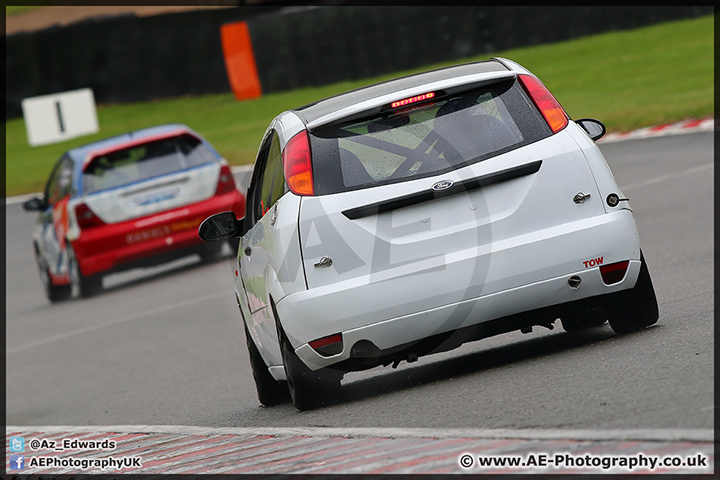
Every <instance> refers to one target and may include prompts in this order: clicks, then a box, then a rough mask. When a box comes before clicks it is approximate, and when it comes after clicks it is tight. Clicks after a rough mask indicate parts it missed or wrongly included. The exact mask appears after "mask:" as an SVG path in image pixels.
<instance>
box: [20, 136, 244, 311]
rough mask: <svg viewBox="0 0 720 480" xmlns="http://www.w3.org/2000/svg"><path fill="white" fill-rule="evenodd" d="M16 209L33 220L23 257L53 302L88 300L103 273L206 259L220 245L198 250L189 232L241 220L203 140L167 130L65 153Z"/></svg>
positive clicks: (229, 181)
mask: <svg viewBox="0 0 720 480" xmlns="http://www.w3.org/2000/svg"><path fill="white" fill-rule="evenodd" d="M23 207H24V209H25V210H28V211H39V212H40V215H39V216H38V220H37V223H36V228H35V231H34V233H33V248H34V249H35V258H36V260H37V264H38V267H39V269H40V278H41V280H42V283H43V286H44V287H45V291H46V293H47V296H48V299H49V300H50V301H51V302H57V301H62V300H65V299H68V298H70V297H71V296H73V295H79V296H81V297H87V296H91V295H94V294H96V293H98V292H99V291H100V290H101V289H102V277H103V276H104V275H107V274H109V273H113V272H118V271H121V270H127V269H130V268H136V267H145V266H152V265H157V264H159V263H163V262H167V261H170V260H174V259H177V258H179V257H182V256H186V255H190V254H199V255H200V257H201V258H202V259H203V260H210V259H213V258H216V257H217V256H218V255H220V253H221V250H222V244H219V245H217V244H207V243H203V241H202V240H201V239H200V237H199V236H198V226H199V225H200V222H202V221H203V220H204V219H205V218H206V217H208V216H209V215H212V214H214V213H217V212H222V211H229V210H232V211H233V212H235V213H236V214H237V216H238V217H242V216H243V215H244V214H245V196H244V195H243V194H242V193H240V192H239V191H238V189H237V188H236V185H235V180H234V179H233V175H232V172H231V171H230V167H229V165H228V163H227V161H226V160H225V159H223V158H222V156H220V154H219V153H218V152H217V151H216V150H215V148H213V146H212V145H210V143H208V142H207V140H205V139H204V138H203V137H202V136H200V135H199V134H198V133H197V132H195V131H193V130H192V129H190V128H189V127H187V126H185V125H181V124H170V125H160V126H156V127H151V128H146V129H142V130H137V131H134V132H129V133H126V134H123V135H118V136H116V137H112V138H108V139H105V140H100V141H97V142H93V143H90V144H87V145H84V146H81V147H77V148H73V149H71V150H69V151H67V152H66V153H64V154H63V155H62V156H61V157H60V159H59V160H58V162H57V163H56V165H55V167H54V168H53V170H52V173H51V174H50V178H49V179H48V182H47V185H46V186H45V191H44V193H43V196H42V198H38V197H34V198H31V199H30V200H27V201H26V202H25V203H24V204H23ZM231 246H232V247H234V248H235V251H237V243H234V244H233V243H231ZM209 247H210V248H209Z"/></svg>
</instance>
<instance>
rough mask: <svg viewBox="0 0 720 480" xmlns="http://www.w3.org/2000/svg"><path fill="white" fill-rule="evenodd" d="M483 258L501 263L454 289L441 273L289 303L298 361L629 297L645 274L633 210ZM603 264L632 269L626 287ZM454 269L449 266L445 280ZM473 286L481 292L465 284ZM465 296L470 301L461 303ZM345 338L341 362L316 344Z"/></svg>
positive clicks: (332, 289)
mask: <svg viewBox="0 0 720 480" xmlns="http://www.w3.org/2000/svg"><path fill="white" fill-rule="evenodd" d="M481 250H482V249H479V250H478V258H481V257H482V256H490V257H491V258H492V261H490V262H485V265H487V264H488V263H489V267H488V271H487V272H485V273H484V274H483V275H484V276H482V277H479V278H475V277H474V276H472V275H465V276H464V277H461V279H460V282H459V283H458V284H457V285H451V286H448V285H444V284H443V282H442V281H441V282H438V281H437V279H438V278H442V277H441V276H439V275H437V274H435V281H433V276H432V275H427V276H425V275H423V276H421V277H418V279H419V280H420V281H418V279H414V278H408V277H405V278H403V277H399V278H383V279H382V280H381V281H376V282H371V281H369V279H358V280H356V281H353V282H342V284H338V285H331V286H327V287H322V288H317V289H311V290H307V291H303V292H299V293H295V294H292V295H288V296H287V297H285V298H283V299H282V300H280V301H279V302H278V303H277V310H278V315H279V318H280V319H281V321H282V324H283V328H284V329H285V332H286V333H287V335H288V338H289V339H290V341H291V343H292V344H293V345H294V346H295V347H296V352H297V354H298V356H299V357H300V358H301V359H303V361H305V362H306V363H307V364H308V366H310V368H313V369H317V368H321V367H326V366H330V365H333V364H335V363H338V362H342V361H344V360H347V359H348V358H350V349H351V348H352V346H353V345H354V344H355V343H356V342H358V341H361V340H367V341H369V342H372V343H373V344H374V345H375V346H376V347H377V348H379V349H381V350H386V349H392V348H394V347H398V346H401V345H405V344H408V342H416V341H419V340H422V339H424V338H427V337H431V336H433V335H436V334H440V333H445V332H452V331H457V330H460V329H463V328H465V327H469V326H472V325H476V324H481V323H484V322H489V321H492V320H495V319H499V318H503V317H507V316H512V315H515V314H519V313H522V312H527V311H533V310H537V309H540V308H544V307H550V306H553V305H562V304H566V303H569V302H574V301H577V300H581V299H583V298H589V297H595V296H599V295H605V294H609V293H614V292H618V291H621V290H625V289H629V288H632V287H633V286H634V285H635V282H636V280H637V276H638V273H639V271H640V260H639V259H640V247H639V241H638V236H637V230H636V227H635V222H634V219H633V217H632V213H631V212H630V211H628V210H621V211H618V212H614V213H611V214H603V215H600V216H598V217H594V218H592V219H587V220H583V221H581V222H577V223H573V224H570V225H567V224H566V225H561V226H558V227H557V228H555V229H552V230H551V231H546V232H537V235H533V236H532V237H528V238H514V239H510V240H509V241H508V242H507V243H505V244H493V246H492V251H491V252H486V251H481ZM598 257H602V258H603V263H604V264H610V263H614V262H618V261H622V260H630V264H629V267H628V270H627V272H626V274H625V277H624V278H623V280H622V281H620V282H618V283H615V284H613V285H610V286H608V285H605V284H604V283H603V281H602V277H601V274H600V270H599V267H598V266H596V265H595V262H592V263H590V262H588V260H589V259H591V258H598ZM469 261H472V259H471V260H469ZM453 268H455V267H454V266H452V265H448V266H446V267H444V269H445V270H444V271H447V272H453ZM466 271H467V268H466ZM441 273H442V271H441ZM472 273H473V274H474V273H476V272H475V271H473V272H472ZM575 275H577V276H578V277H580V278H581V280H582V283H581V286H580V287H579V288H577V289H573V288H571V287H570V286H569V284H568V279H569V278H570V277H572V276H575ZM449 278H452V276H450V275H449V276H446V277H445V279H449ZM468 280H473V281H475V280H477V281H479V282H481V283H479V284H477V285H475V286H473V287H468V286H467V284H464V285H463V284H462V282H463V281H468ZM463 290H464V293H465V295H464V296H459V295H457V292H458V291H463ZM438 291H443V292H452V295H450V294H448V295H447V296H443V295H438ZM458 297H460V298H459V300H458ZM428 299H431V300H428ZM448 299H450V300H448ZM443 300H445V301H443ZM453 300H455V301H453ZM432 302H435V304H432ZM337 333H342V336H343V351H342V352H340V353H339V354H337V355H333V356H330V357H323V356H321V355H319V354H318V353H317V352H315V351H314V350H313V349H312V348H311V347H310V346H309V345H308V342H310V341H312V340H316V339H318V338H322V337H325V336H327V335H333V334H337Z"/></svg>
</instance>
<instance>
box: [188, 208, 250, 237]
mask: <svg viewBox="0 0 720 480" xmlns="http://www.w3.org/2000/svg"><path fill="white" fill-rule="evenodd" d="M243 218H244V217H243ZM242 224H243V219H240V220H238V219H237V218H235V213H233V212H222V213H216V214H215V215H211V216H209V217H208V218H206V219H205V220H203V222H202V223H201V224H200V227H199V228H198V235H200V238H202V239H203V240H205V241H206V242H214V241H216V240H227V239H228V238H233V237H239V236H240V235H241V234H242Z"/></svg>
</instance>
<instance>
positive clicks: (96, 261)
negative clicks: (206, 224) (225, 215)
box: [72, 192, 245, 276]
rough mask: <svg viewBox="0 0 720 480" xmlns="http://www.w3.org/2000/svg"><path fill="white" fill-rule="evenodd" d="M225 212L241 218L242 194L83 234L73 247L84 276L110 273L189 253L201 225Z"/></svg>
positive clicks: (218, 197)
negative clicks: (215, 215)
mask: <svg viewBox="0 0 720 480" xmlns="http://www.w3.org/2000/svg"><path fill="white" fill-rule="evenodd" d="M228 210H232V211H234V212H235V213H236V215H239V216H242V215H244V211H245V201H244V197H243V196H242V194H240V193H239V192H230V193H226V194H223V195H218V196H213V197H211V198H210V199H208V200H204V201H202V202H198V203H195V204H192V205H186V206H184V207H180V208H176V209H173V210H166V211H163V212H160V213H156V214H153V215H150V216H147V217H142V218H135V219H132V220H128V221H126V222H121V223H115V224H111V225H104V226H101V227H95V228H92V229H89V230H84V231H82V232H81V234H80V237H79V238H78V239H77V240H75V241H74V242H73V243H72V246H73V250H74V251H75V255H76V257H77V259H78V263H79V265H80V271H81V272H82V274H83V275H85V276H90V275H96V274H102V273H111V272H113V271H118V270H122V269H123V267H128V266H136V265H137V264H138V263H139V262H142V261H143V260H148V259H151V258H153V257H159V256H167V255H168V254H172V253H173V252H174V253H184V254H187V253H191V252H192V250H191V249H192V248H193V247H199V245H201V244H202V243H203V241H202V240H201V239H200V237H199V236H198V231H197V230H198V226H199V225H200V223H201V222H202V221H203V220H205V219H206V218H207V217H209V216H210V215H212V214H215V213H218V212H222V211H228Z"/></svg>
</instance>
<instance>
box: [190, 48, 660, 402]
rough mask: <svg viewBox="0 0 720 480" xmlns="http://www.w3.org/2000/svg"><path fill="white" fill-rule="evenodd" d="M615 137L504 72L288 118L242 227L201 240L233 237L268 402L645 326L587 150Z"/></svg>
mask: <svg viewBox="0 0 720 480" xmlns="http://www.w3.org/2000/svg"><path fill="white" fill-rule="evenodd" d="M604 133H605V127H604V126H603V124H602V123H601V122H599V121H597V120H592V119H583V120H576V121H572V120H570V119H569V118H568V116H567V114H566V113H565V111H564V110H563V108H562V107H561V106H560V104H559V103H558V102H557V100H556V99H555V98H554V97H553V95H552V94H551V93H550V92H549V91H548V90H547V88H546V87H545V86H544V85H543V84H542V82H541V81H540V80H539V79H538V78H537V77H536V76H534V75H533V74H532V73H530V72H529V71H528V70H526V69H525V68H523V67H521V66H520V65H518V64H517V63H514V62H512V61H510V60H507V59H502V58H493V59H490V60H487V61H482V62H477V63H470V64H465V65H458V66H454V67H449V68H443V69H439V70H434V71H430V72H426V73H421V74H418V75H411V76H408V77H403V78H398V79H395V80H391V81H387V82H383V83H379V84H376V85H372V86H368V87H365V88H361V89H358V90H353V91H350V92H346V93H342V94H340V95H336V96H334V97H330V98H327V99H324V100H320V101H318V102H315V103H313V104H310V105H306V106H304V107H301V108H297V109H295V110H289V111H286V112H283V113H281V114H280V115H278V116H277V117H276V118H275V119H274V120H273V121H272V122H271V123H270V126H269V127H268V129H267V131H266V132H265V135H264V137H263V140H262V143H261V146H260V149H259V152H258V156H257V160H256V162H255V167H254V172H253V177H252V182H251V185H250V188H249V190H248V195H247V209H246V214H245V217H244V218H243V219H239V220H238V219H237V218H236V216H235V215H234V214H233V213H232V212H225V213H220V214H217V215H214V216H212V217H209V218H208V219H206V220H205V222H204V223H203V224H202V225H201V226H200V228H199V233H200V236H201V237H202V238H203V239H204V240H206V241H212V240H221V239H227V238H230V237H240V248H239V251H238V255H237V264H238V265H237V270H236V278H235V292H236V295H237V301H238V304H239V306H240V312H241V314H242V317H243V319H244V324H245V330H246V335H247V344H248V349H249V351H250V359H251V363H252V368H253V374H254V377H255V381H256V385H257V391H258V397H259V400H260V402H261V403H262V404H264V405H267V406H269V405H273V404H277V403H280V402H282V401H285V400H286V399H287V395H288V393H289V394H290V398H291V399H292V402H293V403H294V405H295V407H297V408H298V409H300V410H304V409H308V408H314V407H317V406H319V405H322V404H323V403H324V402H325V401H326V400H327V399H328V398H330V397H331V396H333V395H334V394H336V393H337V391H338V390H337V389H339V388H340V382H341V379H342V376H343V374H344V373H345V372H348V371H354V370H362V369H369V368H373V367H375V366H378V365H385V366H387V365H390V364H393V365H395V366H396V365H397V363H399V362H400V361H402V360H407V361H409V362H412V361H415V360H417V358H418V357H419V356H422V355H427V354H431V353H436V352H441V351H447V350H450V349H453V348H456V347H458V346H460V345H461V344H463V343H464V342H468V341H473V340H478V339H481V338H485V337H489V336H491V335H496V334H500V333H505V332H510V331H513V330H522V331H524V332H528V331H530V330H531V329H532V327H533V326H534V325H542V326H546V327H548V328H552V324H553V322H555V321H556V320H557V319H560V320H561V323H562V326H563V328H564V329H565V330H567V331H569V332H572V331H576V330H580V329H584V328H590V327H594V326H598V325H602V324H603V323H605V321H606V320H608V321H609V322H610V326H611V327H612V328H613V330H614V331H616V332H618V333H625V332H631V331H635V330H639V329H641V328H644V327H647V326H649V325H652V324H654V323H655V322H656V321H657V319H658V307H657V300H656V298H655V293H654V289H653V286H652V281H651V279H650V275H649V273H648V268H647V266H646V264H645V260H644V258H643V255H642V253H641V250H640V242H639V239H638V233H637V229H636V226H635V220H634V218H633V213H632V211H631V209H630V205H629V202H628V199H627V198H624V195H623V194H622V192H621V191H620V189H619V188H618V186H617V184H616V182H615V180H614V178H613V175H612V173H611V172H610V169H609V168H608V165H607V163H606V161H605V158H604V157H603V155H602V154H601V152H600V150H599V149H598V147H597V146H596V145H595V140H597V139H598V138H600V137H601V136H602V135H603V134H604ZM285 383H287V386H285V385H284V384H285ZM288 387H289V388H288Z"/></svg>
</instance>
